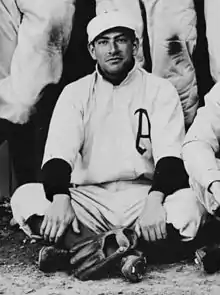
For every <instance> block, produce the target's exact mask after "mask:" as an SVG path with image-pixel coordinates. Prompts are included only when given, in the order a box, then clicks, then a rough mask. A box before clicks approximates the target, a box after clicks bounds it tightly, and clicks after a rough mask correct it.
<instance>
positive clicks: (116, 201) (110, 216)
mask: <svg viewBox="0 0 220 295" xmlns="http://www.w3.org/2000/svg"><path fill="white" fill-rule="evenodd" d="M184 135H185V131H184V119H183V112H182V108H181V104H180V101H179V97H178V95H177V91H176V89H175V88H174V87H173V86H172V84H171V83H170V82H169V81H167V80H164V79H162V78H159V77H156V76H154V75H152V74H149V73H147V72H146V71H145V70H143V69H141V68H140V67H139V66H137V65H136V66H134V68H133V69H132V70H131V71H130V73H129V74H128V76H127V77H126V78H125V80H124V81H123V82H122V83H121V84H120V85H118V86H114V85H112V84H111V83H109V82H108V81H106V80H105V79H104V78H103V77H102V76H101V75H100V74H99V72H98V71H95V72H94V73H93V74H92V75H89V76H86V77H84V78H82V79H80V80H78V81H76V82H74V83H72V84H70V85H68V86H66V88H65V89H64V91H63V92H62V94H61V96H60V98H59V99H58V102H57V105H56V107H55V110H54V113H53V116H52V120H51V124H50V128H49V133H48V138H47V142H46V146H45V154H44V160H43V167H46V166H47V165H48V163H50V161H53V160H54V159H59V160H60V161H63V162H64V163H66V164H67V165H69V167H72V176H71V183H73V184H74V185H75V187H72V188H70V189H69V190H70V195H71V198H72V204H73V208H74V210H75V212H76V215H77V217H78V219H79V220H81V221H82V222H83V223H84V224H86V225H87V226H88V227H89V228H91V229H92V230H94V231H96V232H99V231H103V230H107V229H110V228H112V227H113V226H131V225H132V224H134V223H135V221H136V219H137V218H138V216H139V215H140V213H141V210H142V209H143V205H144V201H145V199H146V197H147V195H148V191H149V189H150V187H151V185H152V179H153V177H154V172H155V166H156V165H157V163H158V162H159V161H160V160H161V159H164V158H167V157H175V158H177V159H180V157H181V145H182V142H183V139H184ZM59 172H60V174H59V175H60V176H62V171H59ZM51 173H53V171H51ZM143 176H144V177H143ZM58 181H59V180H58ZM55 185H56V183H55ZM11 204H12V210H13V214H14V217H15V219H16V220H17V221H18V222H19V223H20V225H21V226H23V227H24V223H25V220H26V219H27V218H28V217H29V216H30V215H32V214H40V215H42V214H44V212H45V210H46V208H47V206H48V204H49V201H48V200H46V198H45V192H44V190H43V186H42V185H40V184H27V185H25V186H23V187H20V188H19V189H18V190H17V191H16V192H15V194H14V195H13V197H12V202H11ZM164 206H165V208H166V212H167V222H168V223H172V224H173V225H174V227H176V228H177V229H178V230H179V231H180V233H181V234H182V235H183V236H185V237H187V238H192V237H194V236H195V234H196V232H197V230H198V228H199V225H200V222H201V218H202V215H203V208H202V206H200V205H199V203H198V201H197V199H196V197H195V195H193V194H192V191H191V190H190V189H189V188H188V189H182V190H179V191H177V192H174V193H173V194H171V195H169V196H168V197H167V198H166V200H165V203H164Z"/></svg>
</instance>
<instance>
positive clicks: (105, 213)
mask: <svg viewBox="0 0 220 295" xmlns="http://www.w3.org/2000/svg"><path fill="white" fill-rule="evenodd" d="M149 188H150V186H148V185H146V184H145V185H144V184H135V183H128V182H126V181H121V182H115V183H110V184H108V185H105V186H101V185H100V186H98V185H97V186H95V185H87V186H79V187H77V188H71V189H70V192H71V198H72V206H73V208H74V210H75V213H76V216H77V219H78V220H79V221H80V222H82V223H83V224H84V225H86V226H87V227H88V228H90V229H91V230H93V231H94V232H96V233H100V232H103V231H108V230H110V229H112V228H113V227H120V226H126V227H134V228H135V222H136V220H137V218H138V217H139V215H140V214H141V212H142V210H143V207H144V202H145V199H146V197H147V195H148V191H149ZM49 205H50V202H49V201H48V200H47V199H46V197H45V193H44V189H43V185H42V184H36V183H35V184H26V185H23V186H21V187H20V188H18V189H17V190H16V191H15V193H14V195H13V196H12V199H11V207H12V212H13V216H14V218H15V220H16V221H17V222H18V223H19V225H20V227H21V228H22V229H23V230H24V231H25V232H26V233H28V234H29V233H30V229H29V228H27V224H26V223H25V221H26V220H27V219H28V218H29V217H30V216H31V215H33V214H37V215H44V213H45V211H46V210H47V208H48V206H49ZM164 208H165V210H166V215H167V223H168V224H172V225H173V226H174V228H176V229H177V230H179V233H180V234H181V235H182V236H183V238H185V239H192V238H194V237H195V235H196V233H197V231H198V228H199V226H200V225H201V223H203V221H204V219H205V214H206V213H205V209H204V207H203V206H202V205H201V203H200V202H199V201H198V200H197V198H196V197H195V194H194V193H193V192H192V190H191V189H182V190H179V191H177V192H175V193H174V194H172V195H170V196H168V197H167V198H166V200H165V202H164Z"/></svg>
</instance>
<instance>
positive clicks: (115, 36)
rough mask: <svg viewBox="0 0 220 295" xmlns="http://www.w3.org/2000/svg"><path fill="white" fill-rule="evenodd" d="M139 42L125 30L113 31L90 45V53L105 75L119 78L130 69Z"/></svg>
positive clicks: (99, 37)
mask: <svg viewBox="0 0 220 295" xmlns="http://www.w3.org/2000/svg"><path fill="white" fill-rule="evenodd" d="M137 49H138V42H137V40H133V39H132V38H131V36H130V35H129V34H128V33H126V31H124V30H120V29H116V28H115V29H111V30H108V31H106V32H104V33H103V34H101V35H100V36H98V37H97V39H96V40H95V41H94V42H93V44H90V45H89V51H90V54H91V56H92V58H93V59H94V60H97V63H98V65H99V67H100V68H101V70H102V71H103V73H104V74H106V75H107V76H110V77H117V76H118V75H121V74H122V73H123V72H124V71H126V70H127V69H128V68H129V65H130V64H131V63H132V62H133V57H134V55H135V54H136V53H137Z"/></svg>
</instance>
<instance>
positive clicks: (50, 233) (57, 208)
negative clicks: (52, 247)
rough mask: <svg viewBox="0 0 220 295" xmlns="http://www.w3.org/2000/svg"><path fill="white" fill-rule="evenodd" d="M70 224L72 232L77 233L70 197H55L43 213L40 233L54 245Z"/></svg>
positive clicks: (63, 195)
mask: <svg viewBox="0 0 220 295" xmlns="http://www.w3.org/2000/svg"><path fill="white" fill-rule="evenodd" d="M71 223H72V225H73V230H74V231H75V232H78V233H79V228H78V224H77V219H76V215H75V212H74V210H73V207H72V204H71V200H70V197H69V196H68V195H65V194H62V195H61V194H59V195H55V196H54V198H53V202H52V203H51V204H50V206H49V208H48V210H47V212H46V213H45V216H44V219H43V222H42V225H41V229H40V233H41V235H42V236H43V237H44V239H45V240H49V241H50V242H55V243H56V242H57V241H58V240H59V238H60V237H61V236H62V235H63V233H64V231H65V230H66V228H67V226H68V225H69V224H71Z"/></svg>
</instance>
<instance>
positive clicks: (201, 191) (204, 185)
mask: <svg viewBox="0 0 220 295" xmlns="http://www.w3.org/2000/svg"><path fill="white" fill-rule="evenodd" d="M219 93H220V83H219V82H218V83H217V84H215V86H214V87H213V88H212V89H211V91H210V92H209V93H208V94H207V95H206V97H205V106H204V107H202V108H200V109H199V110H198V114H197V116H196V118H195V121H194V123H193V125H192V126H191V127H190V129H189V131H188V133H187V135H186V138H185V141H184V146H183V158H184V163H185V166H186V169H187V172H188V174H189V176H190V183H191V186H192V188H193V189H194V191H195V192H196V194H197V196H198V197H199V199H200V200H201V202H202V203H203V204H204V206H205V207H206V209H207V210H208V212H209V213H213V210H215V209H216V208H217V202H216V201H215V200H214V197H213V195H212V194H211V193H210V192H209V190H208V189H209V187H210V185H211V184H212V182H213V181H216V180H220V161H219V159H218V155H219V151H220V148H219V143H220V97H219Z"/></svg>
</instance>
